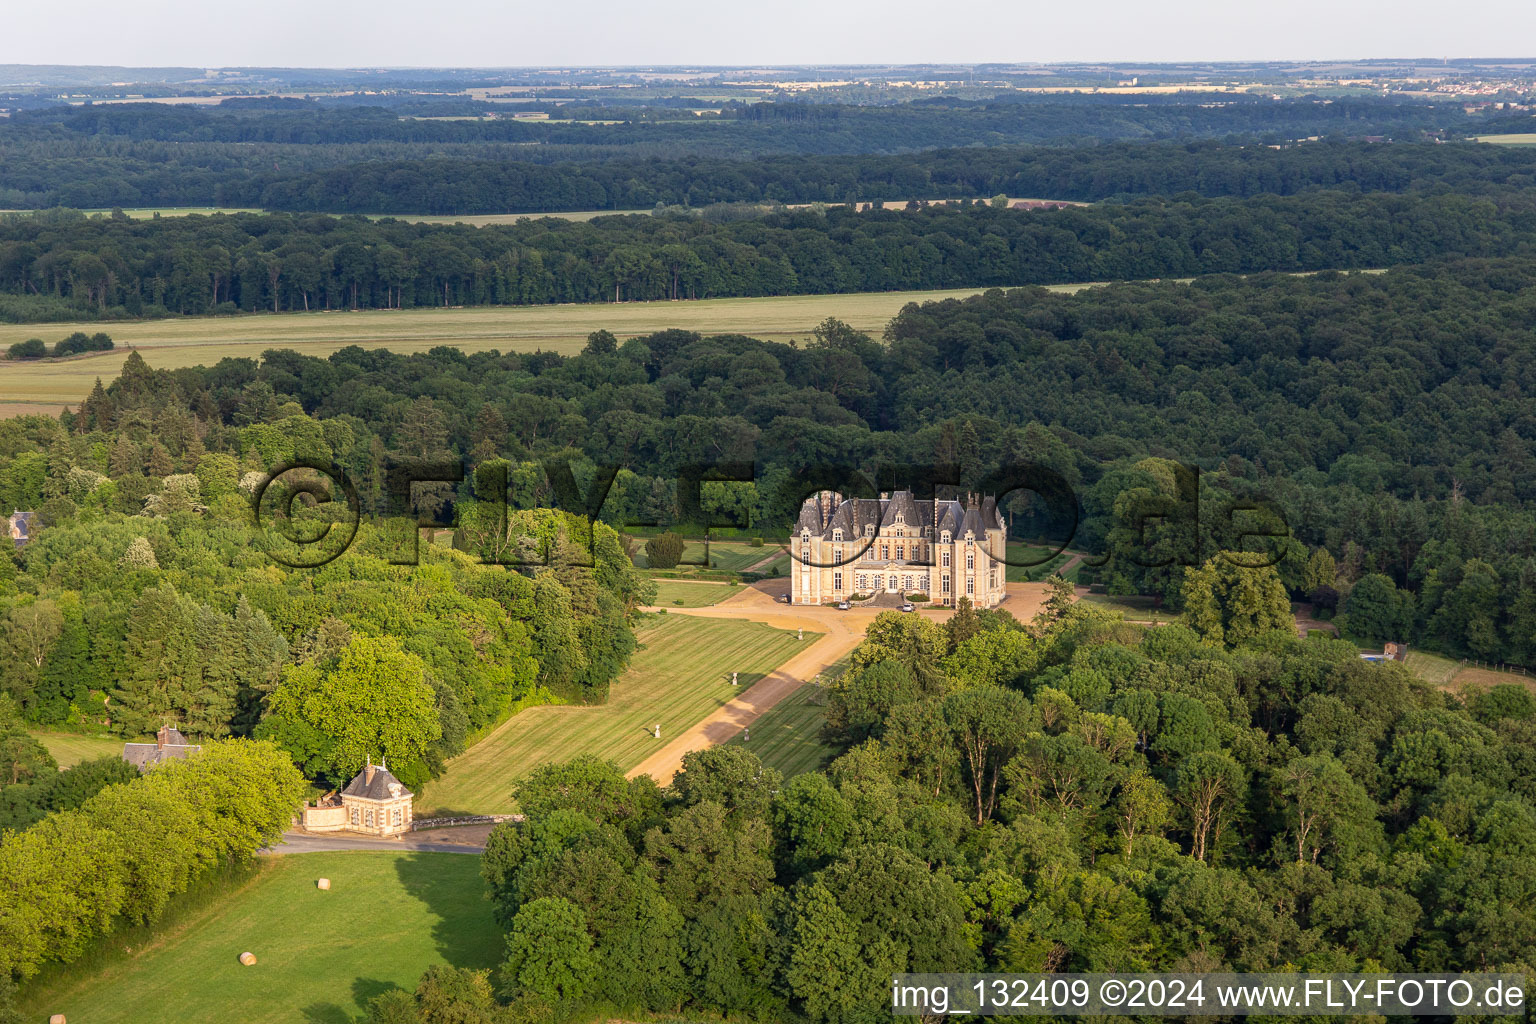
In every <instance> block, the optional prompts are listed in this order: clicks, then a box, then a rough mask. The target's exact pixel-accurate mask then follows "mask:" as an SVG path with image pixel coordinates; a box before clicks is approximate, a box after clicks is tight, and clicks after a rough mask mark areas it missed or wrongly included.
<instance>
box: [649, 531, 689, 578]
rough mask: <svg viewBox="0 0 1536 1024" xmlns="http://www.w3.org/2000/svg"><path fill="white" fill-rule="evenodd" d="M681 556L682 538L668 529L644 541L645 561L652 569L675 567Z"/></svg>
mask: <svg viewBox="0 0 1536 1024" xmlns="http://www.w3.org/2000/svg"><path fill="white" fill-rule="evenodd" d="M682 557H683V538H682V537H680V536H679V535H678V534H676V533H673V532H672V531H671V530H668V531H667V532H666V533H660V534H657V535H656V536H654V537H652V538H651V539H650V540H648V541H646V542H645V561H646V564H647V565H649V566H650V567H651V568H652V569H675V568H677V563H678V562H679V561H681V560H682Z"/></svg>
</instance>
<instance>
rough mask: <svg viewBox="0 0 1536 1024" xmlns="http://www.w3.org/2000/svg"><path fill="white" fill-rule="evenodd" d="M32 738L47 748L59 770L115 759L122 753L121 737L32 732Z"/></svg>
mask: <svg viewBox="0 0 1536 1024" xmlns="http://www.w3.org/2000/svg"><path fill="white" fill-rule="evenodd" d="M32 736H33V738H35V739H37V740H38V741H40V742H41V743H42V744H43V746H45V747H47V748H48V753H50V754H52V755H53V759H54V760H55V761H57V762H59V767H60V768H70V767H73V766H74V765H77V764H79V763H80V762H81V761H93V760H95V759H96V758H98V757H106V756H108V755H111V756H113V757H116V756H118V755H120V754H121V753H122V752H123V738H122V737H121V736H82V735H81V734H79V733H77V732H43V731H42V730H33V732H32Z"/></svg>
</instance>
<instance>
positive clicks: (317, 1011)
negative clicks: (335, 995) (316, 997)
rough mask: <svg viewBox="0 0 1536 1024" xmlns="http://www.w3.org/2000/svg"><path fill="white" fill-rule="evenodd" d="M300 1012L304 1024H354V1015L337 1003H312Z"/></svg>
mask: <svg viewBox="0 0 1536 1024" xmlns="http://www.w3.org/2000/svg"><path fill="white" fill-rule="evenodd" d="M299 1012H300V1013H302V1014H303V1015H304V1024H352V1015H351V1014H350V1013H348V1012H347V1011H346V1010H343V1009H342V1008H341V1007H339V1006H337V1005H336V1004H335V1003H310V1004H309V1005H308V1006H306V1007H304V1009H302V1010H300V1011H299Z"/></svg>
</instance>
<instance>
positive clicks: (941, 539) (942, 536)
mask: <svg viewBox="0 0 1536 1024" xmlns="http://www.w3.org/2000/svg"><path fill="white" fill-rule="evenodd" d="M939 543H940V544H948V543H950V538H949V531H948V530H945V531H944V532H943V533H942V534H940V535H939Z"/></svg>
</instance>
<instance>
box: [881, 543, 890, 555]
mask: <svg viewBox="0 0 1536 1024" xmlns="http://www.w3.org/2000/svg"><path fill="white" fill-rule="evenodd" d="M880 557H881V558H890V557H891V546H890V545H889V544H881V545H880Z"/></svg>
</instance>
